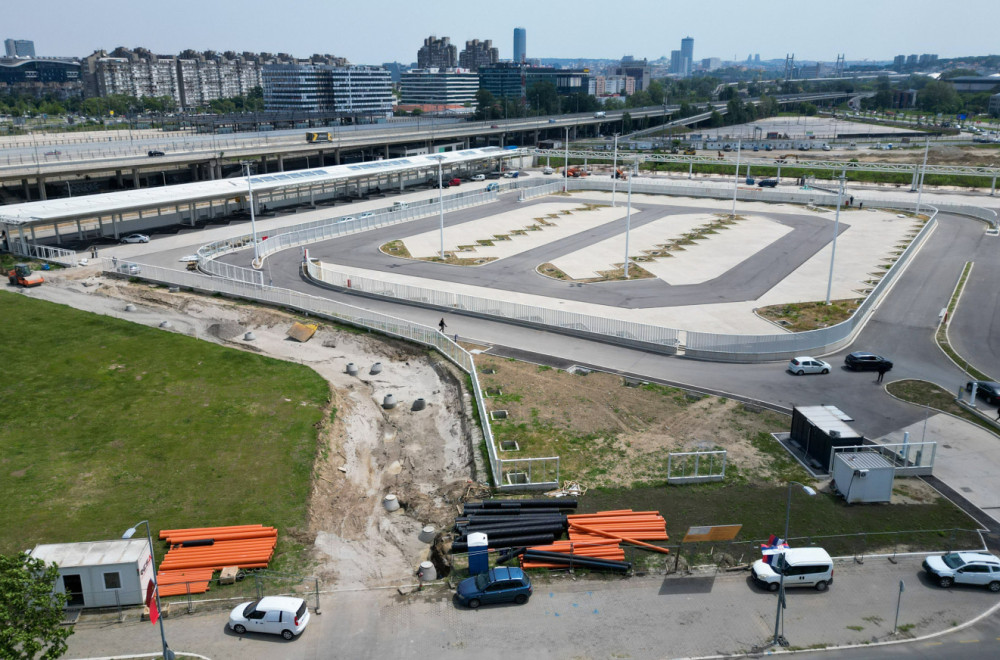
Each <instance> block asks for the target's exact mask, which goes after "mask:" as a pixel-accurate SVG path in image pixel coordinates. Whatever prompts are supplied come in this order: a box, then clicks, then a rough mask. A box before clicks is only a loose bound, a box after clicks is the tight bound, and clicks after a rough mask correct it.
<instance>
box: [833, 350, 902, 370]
mask: <svg viewBox="0 0 1000 660" xmlns="http://www.w3.org/2000/svg"><path fill="white" fill-rule="evenodd" d="M844 365H845V366H846V367H847V368H848V369H850V370H852V371H878V370H879V369H883V368H884V369H885V370H886V371H891V370H892V360H890V359H888V358H884V357H882V356H881V355H875V354H874V353H865V352H864V351H857V352H854V353H851V354H849V355H848V356H847V357H846V358H844Z"/></svg>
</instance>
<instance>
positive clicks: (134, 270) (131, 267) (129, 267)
mask: <svg viewBox="0 0 1000 660" xmlns="http://www.w3.org/2000/svg"><path fill="white" fill-rule="evenodd" d="M115 270H116V271H117V272H119V273H121V274H122V275H138V274H139V273H141V272H142V268H141V267H140V266H139V264H130V263H125V264H118V266H117V267H116V268H115Z"/></svg>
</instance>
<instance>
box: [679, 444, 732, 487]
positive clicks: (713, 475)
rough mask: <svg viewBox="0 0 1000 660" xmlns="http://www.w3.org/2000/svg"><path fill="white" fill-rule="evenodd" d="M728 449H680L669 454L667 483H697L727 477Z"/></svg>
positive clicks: (720, 479)
mask: <svg viewBox="0 0 1000 660" xmlns="http://www.w3.org/2000/svg"><path fill="white" fill-rule="evenodd" d="M726 458H727V454H726V450H725V449H717V450H706V451H678V452H670V453H669V454H667V483H670V484H674V483H677V484H684V483H688V484H695V483H703V482H706V481H722V480H723V479H725V478H726Z"/></svg>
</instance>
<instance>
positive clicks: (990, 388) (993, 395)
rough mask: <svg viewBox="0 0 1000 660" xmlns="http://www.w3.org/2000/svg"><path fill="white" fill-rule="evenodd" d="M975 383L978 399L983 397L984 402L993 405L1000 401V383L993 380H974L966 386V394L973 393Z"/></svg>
mask: <svg viewBox="0 0 1000 660" xmlns="http://www.w3.org/2000/svg"><path fill="white" fill-rule="evenodd" d="M973 383H975V384H976V396H977V397H981V398H982V399H983V401H985V402H986V403H989V404H991V405H992V404H994V403H997V402H998V401H1000V383H996V382H993V381H992V380H972V381H969V382H968V383H966V384H965V391H966V392H971V391H972V384H973Z"/></svg>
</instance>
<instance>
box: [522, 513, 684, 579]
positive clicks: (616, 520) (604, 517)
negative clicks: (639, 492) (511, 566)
mask: <svg viewBox="0 0 1000 660" xmlns="http://www.w3.org/2000/svg"><path fill="white" fill-rule="evenodd" d="M566 520H567V521H568V522H569V540H568V541H556V542H555V543H553V544H552V545H538V546H532V547H531V548H530V549H531V550H545V551H549V552H563V553H567V554H574V555H580V556H585V557H594V558H598V559H614V560H616V561H623V560H624V559H625V551H624V550H623V549H622V547H621V542H622V541H624V542H626V543H631V544H633V545H638V546H640V547H643V548H646V549H649V550H653V551H656V552H662V553H664V554H666V553H668V552H669V551H668V550H667V549H666V548H661V547H659V546H656V545H652V544H650V543H644V542H643V541H666V540H668V537H667V521H666V520H664V519H663V516H661V515H660V513H659V512H658V511H632V510H631V509H620V510H616V511H598V512H597V513H580V514H572V515H568V516H566ZM521 566H522V568H565V565H562V564H548V563H543V562H534V561H527V562H526V561H524V560H523V559H522V561H521Z"/></svg>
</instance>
